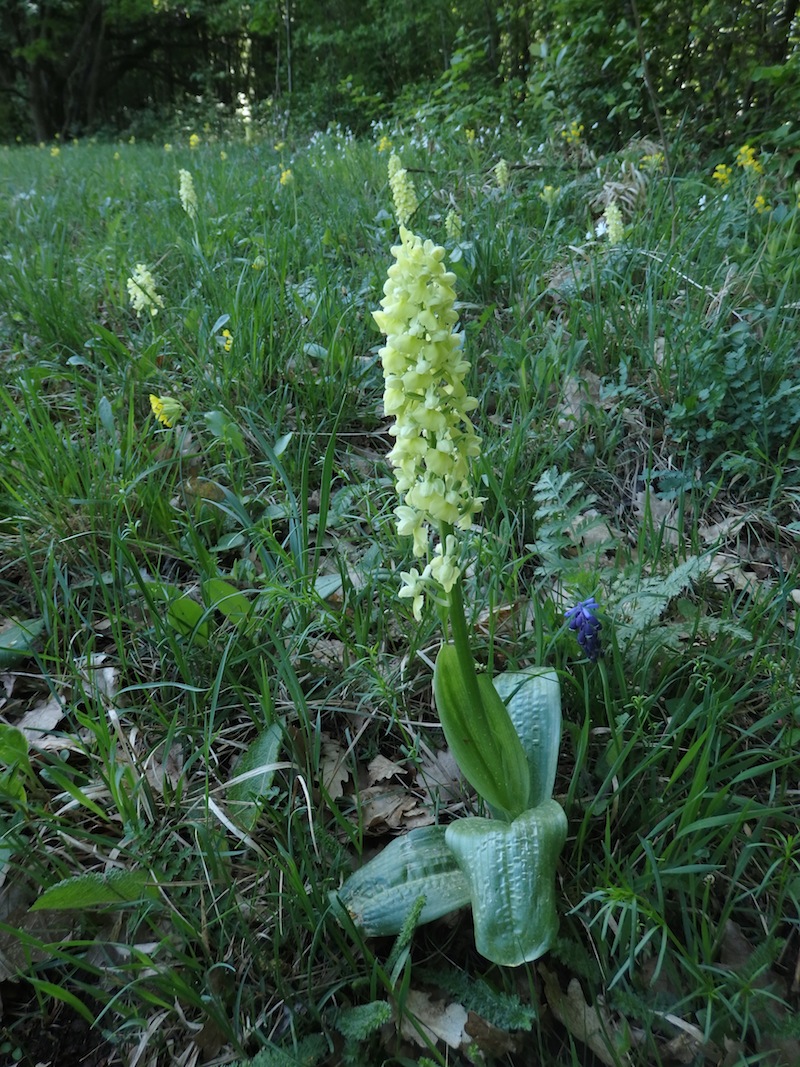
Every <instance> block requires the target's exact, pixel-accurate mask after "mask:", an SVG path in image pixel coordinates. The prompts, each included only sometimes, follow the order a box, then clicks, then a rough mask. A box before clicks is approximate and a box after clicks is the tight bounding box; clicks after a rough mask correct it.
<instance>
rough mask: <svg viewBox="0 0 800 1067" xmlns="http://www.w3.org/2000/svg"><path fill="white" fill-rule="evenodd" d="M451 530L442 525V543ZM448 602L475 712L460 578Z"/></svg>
mask: <svg viewBox="0 0 800 1067" xmlns="http://www.w3.org/2000/svg"><path fill="white" fill-rule="evenodd" d="M452 532H453V531H452V527H450V526H446V525H442V528H441V538H442V544H444V543H445V540H446V537H447V535H448V534H449V533H452ZM449 602H450V603H449V612H448V617H449V621H450V633H451V634H452V637H453V645H454V646H455V650H456V652H457V654H458V665H459V667H460V669H461V676H462V678H463V679H464V684H465V685H466V687H467V690H468V692H469V696H470V703H471V704H472V706H473V707H474V708H475V710H476V712H477V710H478V709H479V708H480V707H481V706H482V701H481V695H480V691H479V689H478V676H477V674H476V673H475V660H474V658H473V656H472V649H471V648H470V643H469V632H468V630H467V620H466V616H465V615H464V597H463V595H462V592H461V578H459V579H458V581H457V582H456V584H455V585H454V586H453V588H452V589H451V590H450V596H449Z"/></svg>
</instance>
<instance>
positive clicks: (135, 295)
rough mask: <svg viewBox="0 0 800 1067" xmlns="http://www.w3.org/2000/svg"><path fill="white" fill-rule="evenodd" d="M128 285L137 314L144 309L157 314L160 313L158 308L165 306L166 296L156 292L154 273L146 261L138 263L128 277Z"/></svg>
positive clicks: (129, 294)
mask: <svg viewBox="0 0 800 1067" xmlns="http://www.w3.org/2000/svg"><path fill="white" fill-rule="evenodd" d="M127 287H128V296H129V297H130V300H131V304H132V305H133V310H134V311H135V312H136V314H137V315H140V314H141V313H142V312H143V311H149V312H150V314H151V315H153V316H155V315H157V314H158V309H159V308H163V306H164V298H163V297H162V296H159V295H158V293H157V292H156V283H155V281H154V279H153V275H152V274H151V273H150V271H149V270H148V268H147V267H146V266H145V264H144V263H137V264H136V267H135V269H134V271H133V274H132V275H131V277H130V278H128V281H127Z"/></svg>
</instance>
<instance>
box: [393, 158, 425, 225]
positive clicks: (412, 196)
mask: <svg viewBox="0 0 800 1067" xmlns="http://www.w3.org/2000/svg"><path fill="white" fill-rule="evenodd" d="M389 188H390V189H391V190H392V199H393V200H394V213H395V215H396V216H397V221H398V222H399V223H400V225H401V226H407V225H408V224H409V222H410V221H411V217H412V215H413V214H414V212H415V211H416V210H417V208H418V207H419V201H418V200H417V191H416V189H415V188H414V183H413V182H412V180H411V179H410V178H409V176H408V171H407V170H406V169H405V168H404V167H403V165H402V163H401V162H400V157H399V156H397V155H396V154H395V153H394V152H392V154H391V156H390V157H389Z"/></svg>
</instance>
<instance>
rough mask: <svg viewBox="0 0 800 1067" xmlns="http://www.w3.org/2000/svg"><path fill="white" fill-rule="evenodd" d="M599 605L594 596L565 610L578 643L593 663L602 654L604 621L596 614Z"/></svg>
mask: <svg viewBox="0 0 800 1067" xmlns="http://www.w3.org/2000/svg"><path fill="white" fill-rule="evenodd" d="M598 606H599V605H598V603H597V601H596V600H595V598H594V597H593V596H592V597H589V599H588V600H581V601H580V602H579V603H577V604H576V605H575V607H574V608H570V609H569V610H568V611H565V612H564V615H565V617H566V618H567V619H568V620H569V628H570V630H574V631H575V636H576V637H577V638H578V644H579V645H580V646H581V648H582V649H583V651H584V652H585V653H586V656H587V657H588V658H589V659H590V660H591V661H592V663H594V662H595V661H596V660H597V658H598V656H599V655H600V629H601V626H602V623H601V622H600V620H599V619H598V618H597V616H596V614H595V612H596V611H597V608H598Z"/></svg>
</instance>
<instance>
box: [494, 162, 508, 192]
mask: <svg viewBox="0 0 800 1067" xmlns="http://www.w3.org/2000/svg"><path fill="white" fill-rule="evenodd" d="M494 176H495V178H496V179H497V184H498V186H499V188H500V189H501V190H506V189H507V188H508V183H509V181H510V178H511V175H510V173H509V170H508V163H506V161H505V160H504V159H501V160H500V162H499V163H498V164H497V166H496V167H495V168H494Z"/></svg>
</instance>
